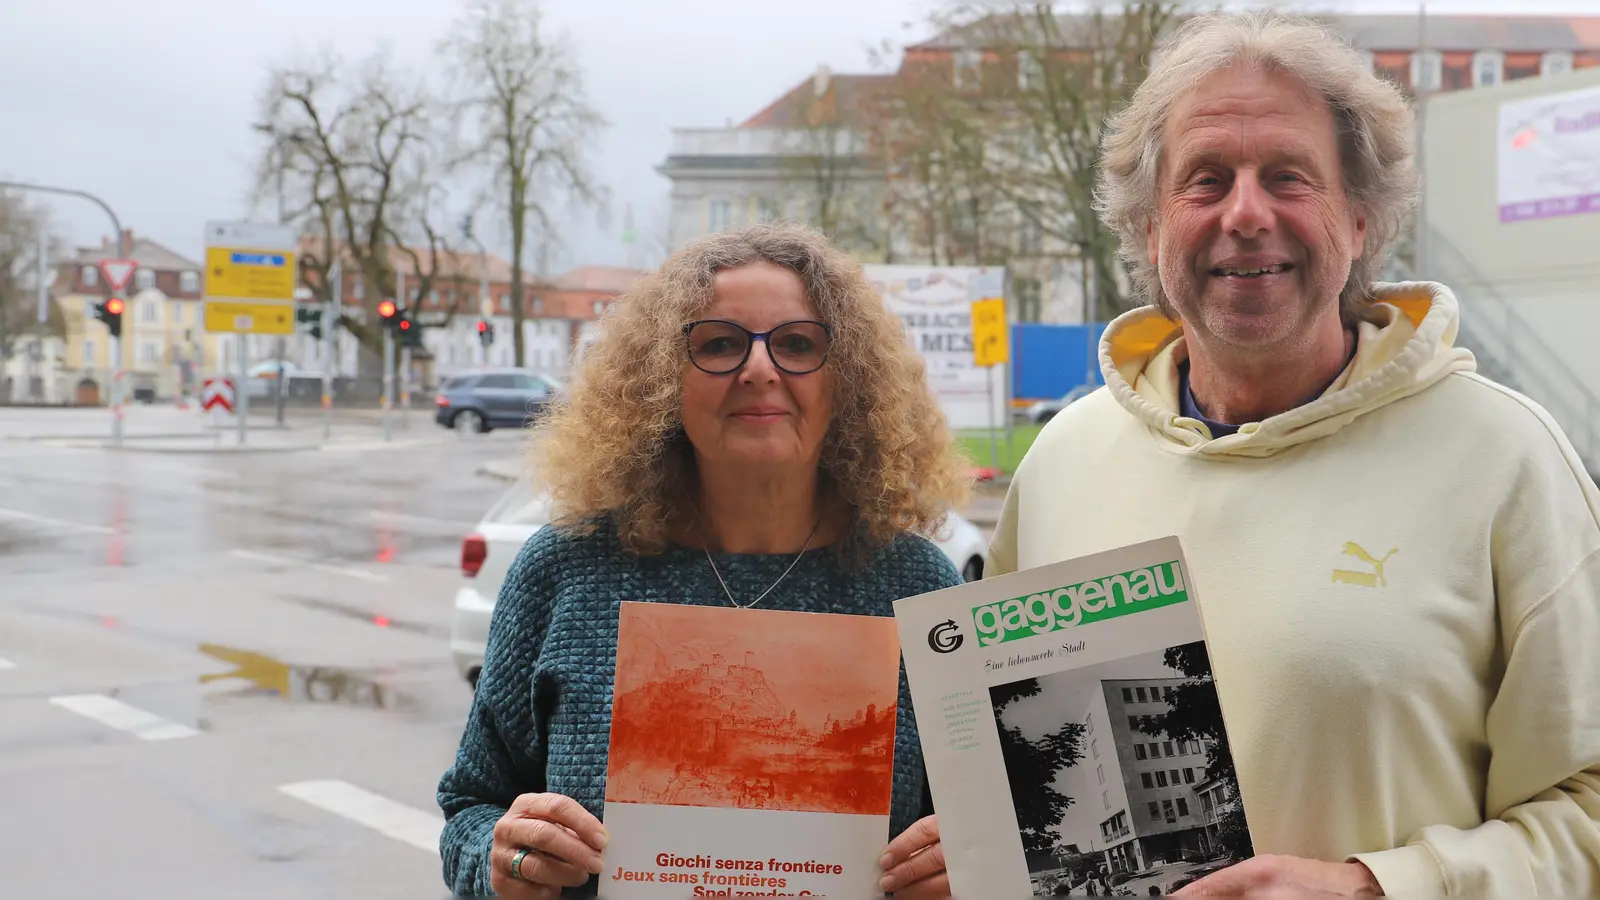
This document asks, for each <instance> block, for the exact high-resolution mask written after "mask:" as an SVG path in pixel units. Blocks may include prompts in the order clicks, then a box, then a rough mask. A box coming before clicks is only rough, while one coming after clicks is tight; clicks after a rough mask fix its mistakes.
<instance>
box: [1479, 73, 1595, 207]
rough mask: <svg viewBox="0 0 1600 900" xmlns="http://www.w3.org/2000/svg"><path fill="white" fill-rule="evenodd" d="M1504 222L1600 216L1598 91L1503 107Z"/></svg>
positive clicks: (1567, 93) (1533, 99) (1532, 99)
mask: <svg viewBox="0 0 1600 900" xmlns="http://www.w3.org/2000/svg"><path fill="white" fill-rule="evenodd" d="M1497 149H1498V156H1499V166H1500V191H1499V194H1500V198H1499V199H1500V221H1501V222H1519V221H1523V220H1526V219H1546V218H1550V217H1552V216H1570V215H1575V214H1578V213H1600V87H1592V88H1584V89H1582V90H1576V91H1562V92H1561V93H1558V94H1545V95H1544V96H1540V97H1530V98H1528V99H1525V100H1515V101H1511V102H1508V103H1503V104H1501V105H1500V136H1499V146H1498V148H1497Z"/></svg>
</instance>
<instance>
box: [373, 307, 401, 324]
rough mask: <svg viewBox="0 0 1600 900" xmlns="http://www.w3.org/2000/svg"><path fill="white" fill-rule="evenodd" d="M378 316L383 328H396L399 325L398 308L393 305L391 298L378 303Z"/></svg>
mask: <svg viewBox="0 0 1600 900" xmlns="http://www.w3.org/2000/svg"><path fill="white" fill-rule="evenodd" d="M378 318H379V319H380V320H381V321H382V322H383V327H385V328H398V327H399V325H400V308H399V307H397V306H395V305H394V301H393V300H385V301H383V302H381V303H379V304H378Z"/></svg>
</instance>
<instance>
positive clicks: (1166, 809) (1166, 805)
mask: <svg viewBox="0 0 1600 900" xmlns="http://www.w3.org/2000/svg"><path fill="white" fill-rule="evenodd" d="M1161 811H1162V812H1163V813H1166V819H1167V821H1168V822H1176V821H1178V817H1177V816H1176V815H1174V814H1173V811H1172V801H1171V800H1163V801H1161Z"/></svg>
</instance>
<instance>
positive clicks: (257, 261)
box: [206, 247, 297, 300]
mask: <svg viewBox="0 0 1600 900" xmlns="http://www.w3.org/2000/svg"><path fill="white" fill-rule="evenodd" d="M296 274H297V272H296V268H295V254H294V251H292V250H257V249H252V248H248V247H207V248H206V296H207V297H228V298H230V299H234V300H293V299H294V282H295V276H296Z"/></svg>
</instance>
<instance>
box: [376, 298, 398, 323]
mask: <svg viewBox="0 0 1600 900" xmlns="http://www.w3.org/2000/svg"><path fill="white" fill-rule="evenodd" d="M378 315H380V316H382V317H383V318H385V319H389V318H393V317H394V301H393V300H385V301H383V302H382V303H379V304H378Z"/></svg>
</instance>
